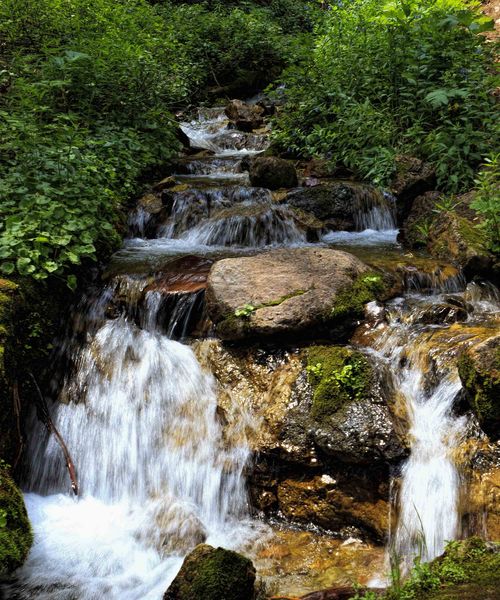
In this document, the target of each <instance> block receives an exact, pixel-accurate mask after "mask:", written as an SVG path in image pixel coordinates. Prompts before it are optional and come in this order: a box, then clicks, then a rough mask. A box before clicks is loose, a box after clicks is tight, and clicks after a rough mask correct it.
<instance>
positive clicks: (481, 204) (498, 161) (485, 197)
mask: <svg viewBox="0 0 500 600" xmlns="http://www.w3.org/2000/svg"><path fill="white" fill-rule="evenodd" d="M471 207H472V208H473V209H474V210H475V211H476V212H478V213H479V214H480V215H481V216H482V217H483V222H482V223H481V225H480V226H479V227H480V228H481V229H482V230H483V231H484V233H485V234H486V236H487V242H488V247H489V248H490V250H492V251H493V252H500V154H491V155H490V156H488V157H486V158H485V163H484V165H483V167H482V169H481V171H480V172H479V175H478V177H477V179H476V195H475V198H474V201H473V202H472V203H471Z"/></svg>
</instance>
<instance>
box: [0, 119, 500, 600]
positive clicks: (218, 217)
mask: <svg viewBox="0 0 500 600" xmlns="http://www.w3.org/2000/svg"><path fill="white" fill-rule="evenodd" d="M183 130H184V132H185V133H186V134H187V135H188V136H189V138H190V139H191V142H192V146H194V147H196V148H198V149H205V150H208V151H210V152H211V153H212V154H211V155H210V156H208V157H207V156H201V157H200V156H198V157H194V158H189V159H183V160H182V161H180V162H179V169H178V171H179V173H178V175H175V179H176V182H177V184H179V183H181V184H182V185H180V186H179V185H177V186H175V187H173V188H172V189H167V190H165V191H163V192H162V202H161V204H160V205H158V206H157V207H155V209H154V210H153V211H151V210H147V209H146V208H147V207H146V208H145V207H144V206H139V207H138V208H137V210H136V211H134V212H132V213H131V215H130V220H129V225H130V232H129V237H128V238H127V240H126V241H125V245H124V248H123V249H122V250H121V251H120V252H118V253H117V254H116V256H115V257H114V258H113V260H112V262H111V265H110V266H109V268H108V271H107V273H106V282H105V284H104V285H103V287H102V288H101V289H100V291H99V292H98V293H96V294H94V295H91V296H90V297H89V298H87V299H86V300H84V301H82V303H81V305H80V307H79V308H78V309H77V319H76V320H75V331H74V334H73V336H72V337H70V339H69V340H66V342H65V343H64V344H62V348H61V354H64V355H65V356H66V358H69V363H70V364H71V366H72V368H71V369H70V370H69V372H68V373H67V374H66V377H65V379H64V383H63V385H62V389H61V390H60V392H59V397H58V399H57V401H56V402H54V403H53V404H51V406H50V409H51V416H52V420H53V422H54V424H55V425H56V426H57V429H58V430H59V432H60V434H61V436H62V437H63V439H64V440H65V442H66V444H67V446H68V448H69V449H70V452H71V454H72V458H73V461H74V463H75V465H76V469H77V476H78V483H79V487H80V494H79V496H78V497H77V498H73V497H72V496H71V495H70V494H69V493H68V490H69V482H68V476H67V472H66V468H65V464H64V457H63V456H62V454H61V451H60V448H59V446H58V445H57V443H56V440H55V439H54V437H53V435H49V434H47V432H46V431H45V429H44V428H43V427H42V426H41V425H40V424H39V423H37V422H36V419H35V418H34V419H33V423H32V425H31V428H32V434H31V442H30V447H29V449H28V452H27V461H28V465H27V469H26V471H27V473H26V476H25V481H24V487H25V490H26V495H25V498H26V503H27V507H28V510H29V515H30V518H31V521H32V523H33V527H34V531H35V536H36V543H35V545H34V547H33V549H32V551H31V553H30V556H29V558H28V561H27V563H26V564H25V566H24V567H23V568H22V569H21V570H20V571H19V572H18V573H17V574H16V579H15V581H14V582H13V583H12V584H11V585H10V587H8V588H6V593H7V594H8V596H9V597H12V598H19V599H20V600H21V599H28V598H33V597H37V598H40V599H42V600H43V599H47V600H70V599H73V598H81V599H83V600H91V599H94V598H109V599H114V598H116V599H118V598H125V599H129V600H139V599H144V598H148V599H150V600H159V599H160V598H161V597H162V594H163V593H164V592H165V590H166V588H167V587H168V585H169V583H170V582H171V581H172V579H173V577H174V576H175V574H176V573H177V571H178V569H179V567H180V565H181V563H182V558H183V557H184V556H185V555H186V554H187V553H188V552H189V551H190V550H191V549H192V548H193V547H194V546H195V545H196V544H198V543H200V542H203V541H206V542H207V543H210V544H214V545H221V546H224V547H227V548H233V549H237V550H242V551H246V552H247V553H249V554H251V555H253V556H255V555H256V554H257V552H258V549H259V548H261V547H262V544H263V543H265V542H266V540H271V539H273V537H272V536H273V534H272V532H271V529H270V527H269V526H267V525H264V524H263V523H262V521H260V520H258V519H256V518H255V517H254V516H251V511H250V507H249V505H248V504H249V503H248V498H247V491H246V484H245V477H244V474H245V469H247V468H248V467H249V466H250V462H251V447H250V444H249V441H248V438H247V434H248V432H250V431H252V430H255V429H256V428H258V427H259V422H258V419H256V418H255V416H254V415H252V414H251V411H250V410H249V409H248V407H247V406H245V405H244V404H239V403H237V402H235V403H234V407H233V410H234V414H232V415H228V414H224V415H223V414H221V413H220V410H219V407H218V388H217V383H216V381H215V379H214V377H213V376H212V374H211V373H210V372H208V371H207V370H206V368H203V367H202V366H201V364H200V362H199V361H198V359H197V358H196V355H195V353H194V352H193V350H192V348H191V345H190V341H191V339H192V338H200V337H205V336H207V335H210V332H211V331H212V325H211V323H210V322H209V321H208V319H207V318H206V315H205V312H204V295H205V286H206V280H207V275H208V272H209V270H210V267H211V265H212V263H213V261H214V260H216V259H217V258H220V257H226V256H238V255H245V254H248V253H256V252H260V251H263V250H268V249H270V248H274V247H283V246H285V247H291V246H293V247H297V246H306V245H310V244H312V243H316V244H318V245H320V246H322V247H323V246H327V245H333V246H337V247H338V246H341V247H342V248H344V249H347V250H348V251H351V252H352V253H353V254H356V253H358V254H359V255H360V256H364V253H366V252H367V251H368V252H369V253H371V252H372V251H374V250H373V249H374V248H377V247H378V248H382V250H383V252H384V253H389V255H390V256H391V257H392V256H397V257H398V258H399V256H400V254H401V252H400V250H399V248H398V247H397V245H396V236H397V229H396V224H395V218H394V206H393V199H392V198H391V197H390V196H389V195H388V194H383V193H381V192H380V191H377V190H373V189H371V190H370V189H368V188H367V187H366V186H365V187H363V186H360V187H359V193H358V195H357V196H356V198H357V201H356V202H357V204H356V206H355V214H354V224H355V228H354V229H355V230H354V231H337V230H334V231H330V230H329V229H328V228H323V227H316V229H315V231H314V235H312V234H311V224H310V223H306V222H305V221H304V219H303V216H302V215H298V213H297V212H296V211H294V210H292V208H291V207H290V206H288V205H287V203H286V201H284V202H282V201H278V200H279V199H278V200H277V199H276V198H275V197H274V196H273V194H272V193H271V192H270V191H269V190H266V189H262V188H252V187H250V186H249V184H248V176H247V174H246V173H245V172H244V171H243V170H242V165H241V161H242V158H244V156H245V155H246V154H247V155H248V154H250V155H254V154H256V153H258V152H260V151H262V150H263V149H265V148H266V147H267V145H268V139H267V137H266V135H265V134H263V133H262V134H256V133H252V134H249V133H243V132H238V131H234V130H231V129H229V128H228V127H227V120H226V118H225V116H224V113H223V110H222V109H204V110H203V111H200V114H199V118H198V119H197V120H194V121H192V122H190V123H185V124H184V125H183ZM311 240H312V241H311ZM374 264H376V261H374ZM158 274H160V275H158ZM402 278H403V280H404V281H403V283H404V286H405V289H406V291H405V293H404V297H401V298H397V299H395V300H393V301H391V302H390V303H388V305H387V306H386V307H385V309H382V307H378V309H377V310H378V311H379V312H383V311H385V313H384V314H385V317H384V319H382V320H381V321H380V322H379V324H378V325H377V326H376V327H375V326H374V332H373V336H372V341H371V344H370V346H371V348H370V349H369V352H371V353H372V354H373V355H374V356H376V358H377V360H379V361H382V362H383V363H385V365H386V366H387V367H388V369H387V370H388V372H389V373H391V377H392V379H393V385H394V387H395V389H397V390H399V395H400V396H401V398H402V400H403V404H404V406H405V408H406V412H407V415H408V426H409V430H410V431H409V439H410V456H409V458H408V459H407V460H406V462H405V463H404V464H403V466H402V469H401V472H398V473H397V474H396V475H395V479H394V482H393V489H394V490H395V492H394V494H393V498H392V509H391V510H392V519H391V522H392V527H391V531H388V532H387V534H388V536H389V538H390V540H389V542H390V547H391V552H393V553H394V554H395V556H396V557H397V560H399V561H402V562H403V563H404V565H405V568H406V567H407V566H408V565H410V564H411V563H412V561H413V559H414V558H415V556H420V557H421V558H422V559H424V560H430V559H432V558H434V557H435V556H437V555H439V554H440V553H441V552H442V551H443V548H444V544H445V542H446V541H447V540H450V539H454V538H457V537H459V536H460V535H461V517H462V515H461V512H460V511H461V509H460V495H461V484H462V476H461V472H460V468H459V466H458V465H457V464H456V461H455V457H454V452H455V450H456V448H457V447H458V446H459V445H460V443H461V442H462V441H463V439H464V435H465V430H466V427H465V421H466V419H467V417H465V416H457V415H456V414H455V412H454V405H455V404H456V401H457V397H458V395H459V391H460V387H461V386H460V381H459V378H458V375H457V372H456V369H455V368H453V367H450V366H449V363H448V357H449V355H450V353H453V352H455V353H456V351H457V348H459V347H460V346H461V344H465V345H466V344H470V343H473V341H472V342H471V339H472V337H473V336H472V337H471V336H468V335H467V327H469V326H471V327H473V326H474V325H475V324H477V323H484V322H488V323H493V324H494V323H495V316H494V315H495V311H496V310H498V307H499V302H498V298H497V297H495V293H494V291H492V290H491V289H489V288H481V289H480V288H479V287H478V286H477V285H476V286H475V284H470V285H469V286H468V287H466V285H465V281H464V280H463V278H462V277H461V276H460V274H458V275H457V274H454V273H452V274H451V275H447V274H445V275H443V274H442V272H440V271H434V272H430V273H429V272H423V271H419V270H418V269H416V268H413V269H410V270H406V271H404V272H403V275H402ZM474 286H475V287H474ZM450 298H451V300H450ZM450 302H451V303H452V304H454V305H458V306H460V307H463V311H464V313H466V314H465V316H463V315H462V316H463V318H462V321H463V324H462V323H461V324H460V326H462V325H463V328H464V330H465V333H466V335H465V337H463V336H459V335H458V334H457V335H455V333H456V332H455V331H454V330H453V329H452V327H450V323H453V322H454V321H453V320H451V321H450V322H447V321H446V317H445V318H444V320H443V318H442V317H441V315H442V314H446V315H448V314H449V313H446V311H445V313H443V311H441V312H439V306H440V305H442V304H447V303H448V304H449V303H450ZM436 307H438V309H436ZM251 308H253V307H251ZM436 315H437V316H436ZM440 333H442V334H443V336H441V337H439V335H440ZM308 535H309V536H310V537H309V538H307V544H305V545H304V548H305V550H303V552H306V553H309V552H310V550H309V548H313V549H314V550H313V552H314V555H315V556H317V557H321V560H320V563H319V564H322V565H325V564H327V563H326V562H325V561H328V560H331V555H332V553H333V552H334V550H335V555H336V556H337V555H341V554H342V553H345V554H346V556H347V555H348V556H351V555H350V554H349V553H350V552H351V553H352V552H353V550H352V548H357V547H358V546H357V545H356V544H360V542H359V540H352V538H350V537H349V538H348V539H347V541H346V542H345V544H347V546H345V547H344V545H343V544H342V545H340V542H338V544H337V542H333V541H332V540H331V539H327V538H326V537H325V536H324V534H323V533H321V535H318V537H317V538H314V537H311V536H313V534H312V533H309V534H308ZM279 536H281V537H279V540H280V541H279V542H276V538H274V542H273V543H274V544H275V546H276V547H278V551H277V552H278V554H277V556H278V561H275V560H274V561H273V560H271V561H270V563H269V561H268V562H267V563H266V564H265V565H264V566H263V567H262V569H261V570H262V573H263V575H264V577H265V578H267V579H268V580H269V581H272V582H274V583H275V584H276V585H277V589H276V593H285V592H289V593H291V592H293V591H297V590H299V591H300V592H307V591H312V589H314V588H311V587H310V586H314V585H319V583H318V582H321V585H324V587H327V586H328V585H332V584H334V583H336V581H337V579H336V577H337V576H338V572H337V571H335V572H333V573H332V574H331V575H330V576H329V577H330V579H328V577H327V576H326V575H325V577H323V578H322V579H318V578H310V579H308V578H307V577H306V578H304V577H302V575H298V574H297V573H300V571H301V565H300V564H299V565H297V564H296V561H295V560H292V559H291V558H290V559H289V558H287V559H286V561H285V562H289V563H290V564H291V565H292V566H290V569H291V572H292V575H291V577H290V578H289V579H287V578H286V577H285V578H284V579H281V580H279V581H276V580H277V578H276V572H278V571H279V570H280V569H279V568H278V567H277V562H280V560H281V559H280V556H281V554H280V553H281V552H282V549H281V548H282V547H281V545H280V544H283V541H282V540H283V539H285V540H289V538H293V539H294V540H295V539H296V538H295V537H294V536H295V533H294V532H293V530H292V531H289V530H285V531H280V532H279ZM270 543H271V542H270ZM295 543H296V542H290V541H288V542H287V544H288V545H289V546H294V544H295ZM332 544H333V545H332ZM352 544H355V545H354V546H352ZM297 545H298V546H300V545H301V544H300V543H297ZM271 547H272V546H271ZM311 552H312V550H311ZM366 555H367V556H368V554H366ZM269 556H271V554H270V555H269ZM285 556H287V555H285ZM301 556H302V557H303V559H304V556H305V555H301ZM363 556H364V555H363ZM318 560H319V558H318ZM349 560H351V561H352V562H355V560H354V559H352V558H350V559H349ZM370 560H371V561H372V562H371V563H370V565H371V566H370V568H369V569H368V573H367V577H365V580H367V579H368V578H369V577H368V576H370V577H373V576H379V577H382V576H383V573H381V569H382V567H381V564H380V555H378V556H376V557H375V558H373V557H372V558H371V559H370ZM361 562H363V561H362V560H361V559H360V563H361ZM365 562H366V561H365ZM313 568H314V567H313V566H311V569H313ZM308 577H309V576H308ZM278 579H279V578H278ZM294 586H295V588H294ZM308 586H309V587H308Z"/></svg>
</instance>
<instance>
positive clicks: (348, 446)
mask: <svg viewBox="0 0 500 600" xmlns="http://www.w3.org/2000/svg"><path fill="white" fill-rule="evenodd" d="M307 368H308V372H309V375H308V378H309V382H310V383H311V385H312V387H313V390H314V391H313V397H312V404H311V410H310V413H309V415H308V418H307V425H306V426H307V429H308V431H309V432H310V435H311V437H312V439H313V440H314V443H315V445H316V446H317V447H318V448H319V449H320V450H321V451H322V452H323V453H324V454H325V455H327V456H331V457H334V458H336V459H339V460H341V461H342V462H345V463H348V464H360V465H372V464H373V463H377V462H380V461H382V462H393V461H399V460H401V459H403V458H404V457H405V456H406V454H407V448H406V443H405V442H404V441H403V439H402V437H401V436H400V435H398V433H397V432H396V429H397V428H398V426H397V424H395V420H394V417H393V416H392V414H391V410H390V408H389V406H390V404H394V403H395V402H394V396H395V394H394V390H393V389H391V386H390V385H389V384H388V381H389V379H388V377H386V373H385V372H384V369H383V368H381V367H380V365H377V366H375V365H373V364H372V362H371V359H370V360H369V359H368V358H367V357H366V356H364V355H363V354H362V353H360V352H358V351H355V350H351V349H349V348H343V347H335V346H316V347H312V348H310V349H309V350H308V367H307ZM400 429H401V428H400Z"/></svg>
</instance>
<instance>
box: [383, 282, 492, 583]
mask: <svg viewBox="0 0 500 600" xmlns="http://www.w3.org/2000/svg"><path fill="white" fill-rule="evenodd" d="M412 283H413V284H414V282H413V281H412ZM435 283H436V285H437V287H436V288H435V291H434V294H430V295H427V296H424V295H422V294H421V293H420V294H419V293H415V292H414V291H413V292H411V293H410V294H409V295H408V296H406V298H399V299H397V300H395V301H393V302H392V303H390V305H389V307H388V317H387V318H388V324H387V327H386V329H384V330H383V331H382V333H381V334H380V336H379V338H378V340H376V342H375V349H374V350H375V352H376V353H377V354H378V356H380V357H382V358H383V359H384V360H386V361H387V363H388V364H389V366H390V369H391V372H392V374H393V378H394V384H395V388H396V389H398V390H399V393H400V395H401V396H402V398H403V400H404V404H405V407H406V412H407V415H408V421H409V434H408V435H409V440H410V445H411V453H410V456H409V458H408V460H407V461H406V463H405V464H404V465H403V467H402V470H401V473H400V474H399V475H398V477H397V478H396V485H395V486H394V487H396V489H397V488H399V489H398V491H397V492H396V494H395V497H394V499H393V501H394V506H393V508H394V510H395V512H396V519H394V521H395V528H394V530H393V531H392V532H390V541H389V546H390V552H391V553H392V554H393V557H392V558H393V560H394V559H395V560H397V561H399V562H400V563H401V564H402V568H403V570H404V571H405V572H407V571H408V570H409V569H410V568H411V566H412V565H413V560H414V559H415V558H416V557H419V558H420V559H421V560H422V561H430V560H432V559H433V558H435V557H437V556H439V555H441V554H442V553H443V551H444V549H445V546H446V542H447V541H450V540H454V539H457V538H459V537H460V534H461V514H460V493H461V488H462V477H461V473H460V471H459V468H458V466H457V464H456V457H455V456H454V453H455V451H456V450H457V448H458V446H459V445H460V443H461V442H463V441H464V439H465V435H466V422H467V417H466V416H458V415H457V414H456V413H454V410H453V409H454V404H455V401H456V399H457V397H458V395H459V392H460V390H461V382H460V379H459V377H458V372H457V370H456V367H455V366H454V365H455V362H454V361H450V356H456V355H457V352H458V351H459V350H460V348H461V347H463V344H468V343H474V333H473V329H472V333H471V334H470V335H465V336H464V335H463V334H462V336H460V337H457V336H456V334H455V333H454V330H453V329H451V330H450V328H449V325H446V324H441V325H434V324H432V323H431V324H430V325H426V319H425V315H426V314H428V313H429V311H431V312H432V311H433V310H435V309H436V308H438V307H439V306H440V304H441V303H443V302H447V301H450V300H451V301H454V300H455V302H457V303H460V302H462V303H464V305H465V303H466V302H468V303H469V308H468V311H469V316H468V318H467V322H468V323H469V324H470V325H471V326H472V327H473V325H474V324H475V323H477V322H481V321H483V322H484V321H487V320H488V319H490V318H492V316H493V315H494V314H495V312H497V311H498V307H499V304H498V299H497V297H496V295H495V293H494V289H493V288H490V287H489V286H484V287H483V288H482V291H481V292H479V291H478V289H477V288H478V286H477V285H476V284H474V283H472V284H469V286H467V288H466V289H465V291H464V285H465V284H464V282H463V279H461V278H460V277H458V278H453V280H452V282H451V283H448V284H447V285H444V283H443V282H442V281H440V280H439V278H437V279H436V282H435ZM426 284H427V285H428V284H429V281H427V280H426ZM443 286H444V287H445V289H446V288H447V289H448V291H451V288H452V287H453V289H454V292H455V294H454V296H447V295H445V294H443V293H442V288H443ZM412 287H413V285H412ZM459 289H461V290H462V291H461V292H458V290H459ZM465 327H466V325H465Z"/></svg>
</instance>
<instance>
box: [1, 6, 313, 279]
mask: <svg viewBox="0 0 500 600" xmlns="http://www.w3.org/2000/svg"><path fill="white" fill-rule="evenodd" d="M287 3H288V4H290V5H291V4H293V5H294V6H295V7H296V10H295V12H296V13H297V14H298V11H299V6H300V5H302V4H303V3H302V2H298V0H275V1H274V2H273V3H272V4H271V7H267V8H266V7H265V6H261V5H259V4H254V3H248V2H247V3H245V2H240V3H230V4H229V5H227V6H225V5H224V3H220V4H217V5H215V4H214V5H213V6H208V5H206V4H184V3H177V2H176V3H170V2H156V3H150V2H147V1H146V0H116V1H115V2H109V1H108V0H93V1H92V2H90V1H89V0H3V1H2V2H1V3H0V40H1V43H0V215H1V219H0V262H1V266H0V272H1V273H2V274H4V275H8V276H11V277H15V276H31V277H34V278H35V279H39V280H40V279H46V278H48V277H49V276H52V277H54V276H55V277H60V278H63V279H65V280H66V281H67V283H68V285H69V286H70V287H74V286H75V285H76V278H75V268H77V266H78V265H80V264H81V263H82V262H85V261H88V260H94V261H95V260H97V258H98V257H99V256H101V257H103V256H104V255H105V254H106V253H109V251H111V250H113V249H114V248H116V247H117V245H118V244H119V240H120V237H121V236H120V233H123V223H122V221H123V212H124V211H123V207H124V205H125V204H126V203H127V202H128V201H129V200H130V199H131V198H132V197H133V196H134V195H136V194H138V193H139V192H140V191H141V188H142V187H143V185H144V182H145V181H147V180H148V179H149V180H150V179H151V178H152V177H153V174H154V173H158V172H161V169H162V168H164V167H165V165H166V164H167V163H168V161H169V160H170V159H171V158H172V157H173V156H175V155H176V153H177V152H178V150H179V143H178V141H177V138H176V129H177V127H178V125H177V123H176V120H175V118H174V116H173V113H174V112H175V111H176V110H177V109H179V108H183V107H186V106H187V105H188V104H189V103H190V102H193V101H202V100H203V99H205V98H209V94H210V91H211V89H212V88H215V89H217V88H222V89H223V88H224V86H227V85H228V84H231V83H232V82H233V81H234V80H235V79H236V80H237V79H238V78H243V79H244V80H248V79H249V78H250V74H252V77H253V78H254V80H255V82H259V85H266V84H267V83H269V81H270V77H272V76H273V74H274V75H276V74H277V73H279V72H280V70H281V69H282V68H283V67H284V66H285V64H286V63H287V60H288V58H289V55H288V47H289V44H290V39H289V36H288V35H287V34H286V32H284V31H283V29H282V26H281V25H280V20H281V21H283V15H281V16H279V13H280V10H281V12H283V10H284V8H283V7H285V6H286V5H287ZM283 22H284V21H283ZM297 26H298V25H297ZM212 101H213V99H212Z"/></svg>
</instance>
